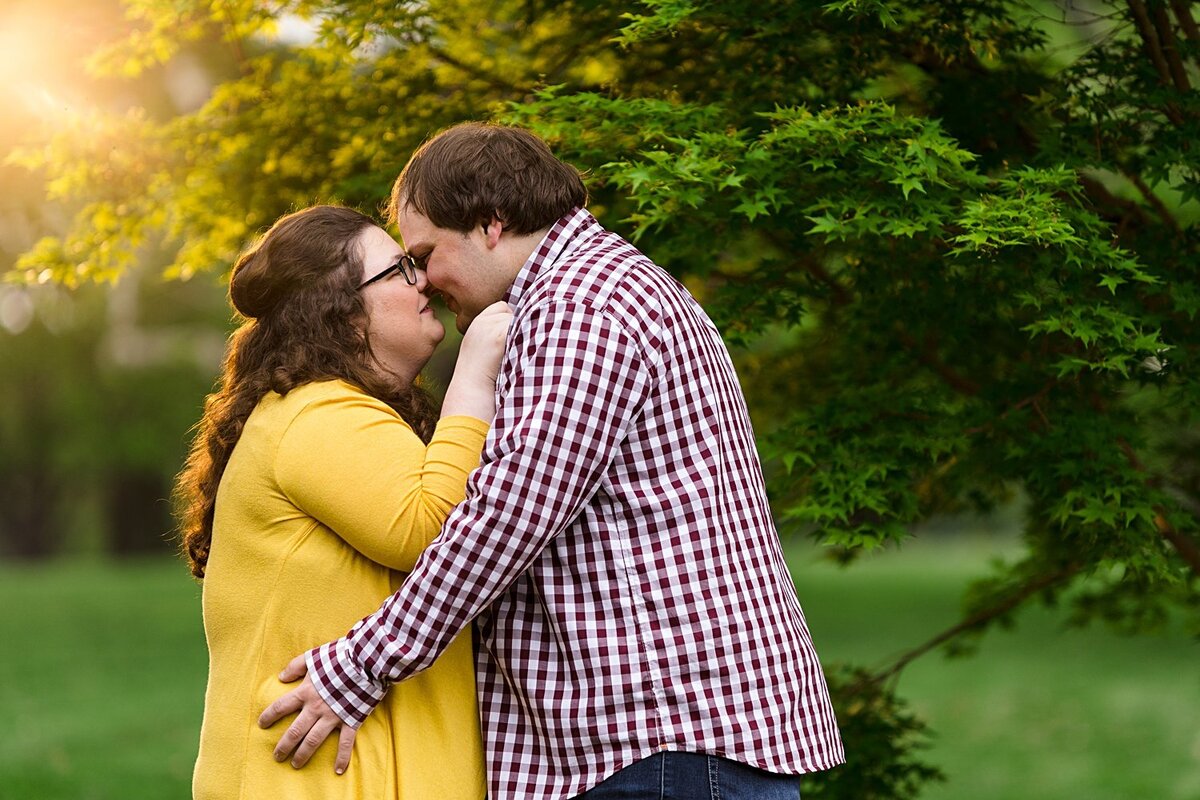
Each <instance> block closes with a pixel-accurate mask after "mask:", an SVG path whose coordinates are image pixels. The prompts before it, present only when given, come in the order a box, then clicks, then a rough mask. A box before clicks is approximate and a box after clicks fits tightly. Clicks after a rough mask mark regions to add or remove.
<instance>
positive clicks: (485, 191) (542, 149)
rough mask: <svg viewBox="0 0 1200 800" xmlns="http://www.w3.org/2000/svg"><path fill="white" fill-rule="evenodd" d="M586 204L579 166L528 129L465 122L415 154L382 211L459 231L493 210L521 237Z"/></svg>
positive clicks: (392, 216) (481, 221) (485, 218)
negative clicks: (408, 212) (408, 213)
mask: <svg viewBox="0 0 1200 800" xmlns="http://www.w3.org/2000/svg"><path fill="white" fill-rule="evenodd" d="M586 203H587V189H585V188H584V186H583V179H582V178H581V177H580V175H579V171H578V170H576V169H575V168H574V167H572V166H571V165H570V164H564V163H563V162H562V161H559V160H558V159H557V158H555V157H554V154H553V153H551V152H550V148H549V147H547V146H546V143H545V142H543V141H542V140H541V139H539V138H538V137H537V136H535V135H534V134H533V133H530V132H529V131H527V130H525V129H523V128H512V127H507V126H503V125H494V124H489V123H480V122H466V123H463V124H461V125H455V126H454V127H452V128H447V129H446V130H444V131H442V132H441V133H439V134H437V135H436V136H434V137H433V138H431V139H429V140H428V141H427V142H425V144H423V145H421V147H420V149H418V150H417V152H415V153H413V156H412V158H410V159H409V160H408V163H407V164H406V165H405V166H404V170H403V171H402V172H401V173H400V177H399V178H397V179H396V183H395V185H394V186H393V187H392V197H391V201H390V203H389V204H388V209H387V213H388V218H389V219H390V220H392V221H393V222H394V221H395V220H396V217H397V216H399V214H400V211H401V210H402V209H404V208H412V209H413V210H415V211H417V212H419V213H421V214H424V215H425V216H426V217H428V218H429V221H430V222H432V223H433V224H434V225H436V226H438V227H439V228H448V229H450V230H456V231H463V232H466V231H469V230H471V229H473V228H474V227H475V226H477V225H483V224H486V223H487V222H488V221H489V220H491V219H492V217H493V216H496V217H499V219H500V221H501V222H503V223H504V227H505V229H506V230H509V231H511V232H513V233H516V234H522V235H523V234H529V233H534V232H536V231H539V230H541V229H543V228H546V227H549V226H550V225H553V224H554V223H555V222H557V221H558V219H559V218H560V217H562V216H564V215H566V214H568V213H569V212H570V211H571V209H573V208H576V207H582V206H584V205H585V204H586Z"/></svg>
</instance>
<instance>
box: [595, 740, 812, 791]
mask: <svg viewBox="0 0 1200 800" xmlns="http://www.w3.org/2000/svg"><path fill="white" fill-rule="evenodd" d="M575 800H800V779H799V778H798V777H796V776H795V775H777V774H775V773H774V772H766V771H765V770H761V769H757V768H756V767H751V766H748V765H746V764H739V763H738V762H737V761H730V760H729V759H727V758H720V757H719V756H710V755H705V754H703V753H674V752H662V753H655V754H654V755H652V756H650V757H648V758H644V759H642V760H641V761H638V762H636V763H634V764H630V765H629V766H628V767H625V768H624V769H622V770H618V771H617V773H616V774H614V775H612V776H611V777H609V778H608V780H606V781H604V782H603V783H600V784H599V785H597V786H594V787H592V788H591V789H589V790H588V791H586V792H584V793H583V794H581V795H579V796H578V797H576V798H575Z"/></svg>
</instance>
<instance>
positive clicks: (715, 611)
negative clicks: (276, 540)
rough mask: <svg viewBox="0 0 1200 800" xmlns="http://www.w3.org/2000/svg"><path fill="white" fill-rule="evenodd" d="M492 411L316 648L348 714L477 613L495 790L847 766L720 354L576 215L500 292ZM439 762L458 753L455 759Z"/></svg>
mask: <svg viewBox="0 0 1200 800" xmlns="http://www.w3.org/2000/svg"><path fill="white" fill-rule="evenodd" d="M505 299H506V300H507V301H508V303H509V304H510V305H512V306H513V308H514V309H515V317H514V320H513V325H512V328H511V330H510V332H509V342H508V345H509V346H508V352H507V356H506V358H505V360H504V362H503V364H502V365H501V368H500V376H499V380H498V383H497V387H496V392H497V398H498V402H499V412H498V414H497V416H496V421H495V425H494V427H493V429H492V431H491V433H490V435H489V436H488V439H487V443H486V445H485V447H484V454H483V461H482V465H481V466H480V468H479V469H478V470H476V471H475V472H474V473H472V476H471V479H470V482H469V484H468V487H467V498H466V501H465V502H464V503H463V504H462V505H460V506H459V507H458V508H457V509H456V510H455V511H453V512H452V513H451V515H450V518H449V519H448V520H447V521H446V524H445V526H444V527H443V528H442V533H441V535H440V536H439V537H438V538H437V539H436V540H435V541H434V542H433V544H432V545H431V546H430V547H429V548H428V549H427V550H426V551H425V553H424V555H423V556H422V557H421V559H420V560H419V561H418V563H417V565H416V569H415V570H414V571H413V572H412V574H411V575H410V576H409V577H408V579H407V580H406V581H405V583H404V585H403V587H402V588H401V589H400V591H398V592H397V593H396V594H395V595H393V596H392V597H391V598H389V599H388V600H387V602H385V603H384V605H383V607H382V608H381V609H380V610H379V611H378V612H376V613H375V614H374V615H372V616H370V617H367V618H366V619H364V620H363V621H362V622H360V623H359V624H358V625H357V626H356V627H355V628H354V630H353V631H351V633H350V634H348V635H347V636H346V638H344V639H340V640H338V641H337V642H333V643H331V644H327V645H324V646H323V647H320V648H317V649H315V650H313V651H311V652H310V653H309V654H308V663H309V670H310V674H311V675H312V678H313V680H314V682H315V683H316V686H317V688H318V691H319V692H320V693H321V695H322V696H323V697H324V698H325V699H326V701H327V702H329V704H330V705H331V706H332V707H333V708H334V709H335V710H336V711H337V712H338V714H339V715H340V716H341V717H342V718H343V719H344V720H345V721H346V722H348V723H349V724H352V725H358V724H359V723H361V722H362V720H363V719H364V718H365V717H366V716H367V715H368V714H369V713H370V712H371V709H372V708H374V706H375V705H376V703H378V701H379V700H380V698H382V697H383V695H384V693H385V691H386V689H387V685H388V684H389V683H391V682H396V681H401V680H403V679H405V678H407V677H409V676H411V675H413V674H414V673H416V672H418V671H420V670H422V669H424V668H425V667H427V666H429V664H430V663H432V662H433V660H434V659H435V658H436V657H437V655H438V654H439V653H440V652H441V651H442V649H443V648H444V647H445V646H446V645H447V644H448V643H449V642H450V641H451V639H452V638H453V637H454V636H455V634H457V633H458V632H459V631H461V630H463V629H464V628H465V627H466V626H467V625H468V624H470V622H471V621H472V620H475V622H476V625H477V638H478V651H479V656H478V659H479V661H478V670H477V672H478V688H479V702H480V712H481V716H482V724H483V734H484V740H485V743H486V748H487V756H488V765H487V767H488V775H489V785H490V797H491V798H492V800H559V798H568V797H572V796H574V795H576V794H579V793H581V792H583V791H584V790H586V789H588V788H590V787H592V786H594V785H595V784H597V783H599V782H600V781H601V780H603V779H604V778H605V777H607V776H609V775H611V774H612V773H614V772H616V771H617V770H618V769H620V768H622V767H624V766H628V765H629V764H631V763H633V762H635V761H637V760H638V759H640V758H643V757H645V756H648V755H650V754H652V753H654V752H656V751H659V750H682V751H691V752H703V753H710V754H714V755H719V756H724V757H727V758H731V759H735V760H737V761H741V762H743V763H747V764H751V765H754V766H757V767H761V768H763V769H767V770H771V771H774V772H782V773H801V772H808V771H812V770H820V769H826V768H828V767H831V766H834V765H835V764H839V763H841V762H842V761H843V758H844V757H843V753H842V744H841V740H840V737H839V734H838V729H837V724H836V721H835V720H834V714H833V709H832V707H831V706H830V702H829V696H828V691H827V689H826V686H825V679H824V676H823V675H822V673H821V667H820V664H819V663H818V661H817V654H816V652H815V651H814V649H813V644H812V640H811V638H810V637H809V632H808V628H807V625H806V623H805V620H804V615H803V613H802V612H801V610H800V604H799V602H798V601H797V599H796V593H795V589H794V587H793V584H792V581H791V578H790V577H789V574H788V570H787V567H786V565H785V564H784V559H783V554H782V551H781V549H780V545H779V540H778V535H777V534H776V532H775V528H774V525H773V523H772V520H771V511H770V508H769V507H768V505H767V497H766V491H765V488H764V485H763V478H762V470H761V467H760V465H759V460H758V455H757V452H756V450H755V446H754V435H753V432H752V430H751V427H750V420H749V415H748V413H747V410H746V404H745V400H744V398H743V397H742V393H741V389H740V387H739V385H738V381H737V377H736V375H735V374H734V369H733V364H732V362H731V361H730V358H729V353H728V351H727V350H726V348H725V346H724V344H723V343H722V341H721V337H720V335H719V333H718V332H717V329H716V328H715V327H714V326H713V324H712V322H711V321H710V320H709V319H708V317H707V316H706V315H705V313H704V311H703V310H702V309H701V308H700V306H699V304H698V303H696V301H695V300H694V299H693V298H692V297H691V295H690V294H688V292H687V290H686V289H685V288H684V287H683V286H682V285H680V284H679V282H678V281H676V280H675V279H674V278H672V277H671V276H670V275H669V274H667V273H666V272H665V271H663V270H662V269H660V268H659V267H657V266H655V265H654V264H653V263H652V262H651V261H650V260H649V259H647V258H646V257H645V256H644V255H642V254H641V253H640V252H638V251H637V250H636V249H635V248H634V247H633V246H632V245H630V244H629V243H628V242H626V241H625V240H623V239H622V238H620V237H619V236H617V235H615V234H613V233H609V232H608V231H606V230H604V229H603V228H602V227H600V225H599V224H598V223H597V222H596V220H595V219H593V218H592V216H591V215H590V214H588V213H587V212H586V211H585V210H583V209H577V210H576V211H574V212H573V213H571V214H568V215H567V216H565V217H563V218H562V219H561V220H559V221H558V222H557V223H556V224H555V225H554V226H553V228H551V230H550V232H549V233H548V234H547V235H546V237H545V239H543V240H542V242H541V243H540V245H539V246H538V247H537V249H536V250H535V251H534V252H533V254H532V256H531V257H530V259H529V261H528V262H527V263H526V264H525V265H524V266H523V267H522V269H521V271H520V273H519V274H518V275H517V278H516V280H515V281H514V283H513V285H512V288H511V289H510V290H509V293H508V295H507V297H506V298H505ZM446 767H447V768H448V769H452V768H453V766H452V765H451V764H449V763H447V765H446Z"/></svg>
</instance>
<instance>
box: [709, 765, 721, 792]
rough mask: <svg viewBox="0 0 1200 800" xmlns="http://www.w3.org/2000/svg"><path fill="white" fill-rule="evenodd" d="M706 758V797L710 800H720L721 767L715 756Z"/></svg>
mask: <svg viewBox="0 0 1200 800" xmlns="http://www.w3.org/2000/svg"><path fill="white" fill-rule="evenodd" d="M707 758H708V796H709V797H711V798H712V800H721V765H720V759H719V758H717V757H716V756H707Z"/></svg>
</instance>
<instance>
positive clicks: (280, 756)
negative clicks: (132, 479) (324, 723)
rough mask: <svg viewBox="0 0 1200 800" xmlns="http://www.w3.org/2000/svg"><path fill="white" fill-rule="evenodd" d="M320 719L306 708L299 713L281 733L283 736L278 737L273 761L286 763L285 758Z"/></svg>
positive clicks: (319, 716)
mask: <svg viewBox="0 0 1200 800" xmlns="http://www.w3.org/2000/svg"><path fill="white" fill-rule="evenodd" d="M320 719H321V715H320V714H318V713H316V712H315V711H310V710H309V709H307V708H305V709H304V710H303V711H301V712H300V715H299V716H297V717H296V719H295V720H294V721H293V722H292V724H291V725H289V726H288V729H287V730H286V731H284V732H283V736H281V737H279V744H277V745H275V760H276V761H286V760H287V757H288V756H290V755H291V754H292V751H293V750H295V749H296V748H297V747H298V746H299V745H300V742H301V741H302V740H303V739H304V737H305V736H307V735H308V732H309V731H310V730H312V728H313V726H314V725H315V724H316V723H317V721H318V720H320ZM321 738H322V739H323V738H325V737H321Z"/></svg>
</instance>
